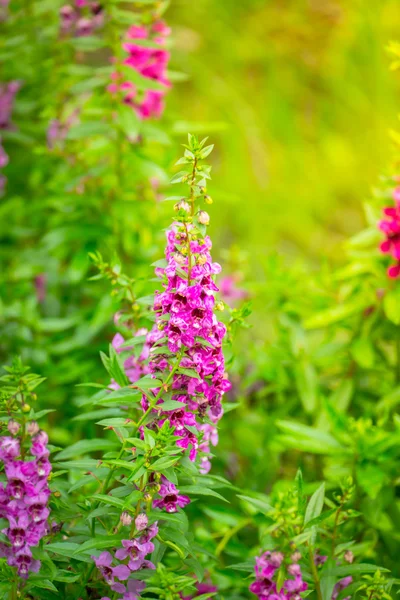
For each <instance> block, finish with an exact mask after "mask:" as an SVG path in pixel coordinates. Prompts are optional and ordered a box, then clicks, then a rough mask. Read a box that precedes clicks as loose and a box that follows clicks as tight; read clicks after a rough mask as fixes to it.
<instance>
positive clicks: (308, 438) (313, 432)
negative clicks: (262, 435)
mask: <svg viewBox="0 0 400 600" xmlns="http://www.w3.org/2000/svg"><path fill="white" fill-rule="evenodd" d="M276 425H277V426H278V427H279V429H282V430H283V431H284V432H285V433H290V434H292V436H293V437H284V438H281V439H282V441H283V442H285V443H287V445H290V446H291V447H294V448H296V447H298V446H299V447H300V446H301V448H302V449H304V450H306V449H308V450H309V451H310V452H314V453H315V454H337V453H340V452H344V451H345V448H343V447H342V446H341V444H339V442H338V441H337V440H336V439H335V438H334V437H333V436H332V435H331V434H330V433H326V432H325V431H320V430H319V429H316V428H314V427H308V425H303V424H302V423H295V422H293V421H277V422H276Z"/></svg>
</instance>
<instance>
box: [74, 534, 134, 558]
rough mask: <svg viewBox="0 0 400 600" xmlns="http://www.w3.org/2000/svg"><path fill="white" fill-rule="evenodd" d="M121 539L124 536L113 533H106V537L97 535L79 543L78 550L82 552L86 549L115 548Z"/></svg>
mask: <svg viewBox="0 0 400 600" xmlns="http://www.w3.org/2000/svg"><path fill="white" fill-rule="evenodd" d="M123 539H124V536H122V535H114V534H113V535H108V536H107V537H101V536H98V537H95V538H93V539H91V540H87V541H86V542H84V543H83V544H80V545H79V550H78V551H79V552H80V553H82V554H83V553H84V552H87V551H88V550H104V549H105V548H114V547H115V548H116V547H118V546H119V545H120V542H121V541H122V540H123ZM78 551H77V552H78Z"/></svg>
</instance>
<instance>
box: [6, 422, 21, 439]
mask: <svg viewBox="0 0 400 600" xmlns="http://www.w3.org/2000/svg"><path fill="white" fill-rule="evenodd" d="M20 427H21V425H20V424H19V423H17V421H14V420H13V419H11V420H10V421H8V425H7V429H8V431H9V432H10V433H11V434H12V435H17V433H18V431H19V429H20Z"/></svg>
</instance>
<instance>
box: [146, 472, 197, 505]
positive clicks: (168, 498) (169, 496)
mask: <svg viewBox="0 0 400 600" xmlns="http://www.w3.org/2000/svg"><path fill="white" fill-rule="evenodd" d="M161 481H162V483H161V486H160V490H159V492H158V493H159V495H160V496H161V499H157V500H155V501H154V503H153V505H154V507H156V508H163V509H164V510H166V511H167V512H168V513H174V512H176V511H177V510H178V506H179V507H180V508H184V507H185V506H186V505H187V504H189V502H190V498H188V496H183V495H181V494H179V490H178V489H177V488H176V487H175V485H174V484H173V483H171V482H170V481H168V479H167V478H166V477H164V475H163V476H162V478H161Z"/></svg>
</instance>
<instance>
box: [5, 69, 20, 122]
mask: <svg viewBox="0 0 400 600" xmlns="http://www.w3.org/2000/svg"><path fill="white" fill-rule="evenodd" d="M20 87H21V84H20V82H19V81H10V82H9V83H3V84H1V85H0V129H10V128H11V127H12V123H11V114H12V111H13V107H14V100H15V95H16V93H17V92H18V90H19V89H20Z"/></svg>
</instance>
